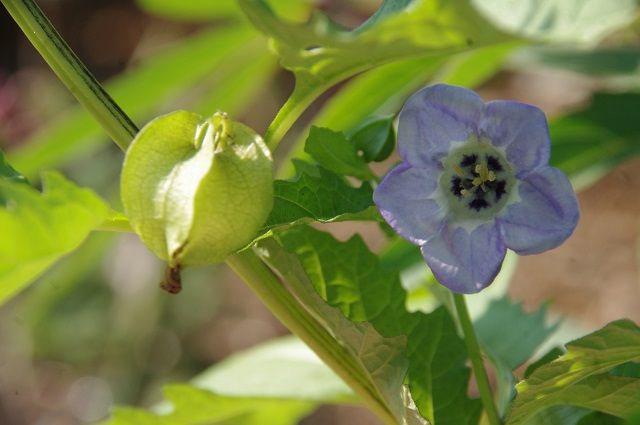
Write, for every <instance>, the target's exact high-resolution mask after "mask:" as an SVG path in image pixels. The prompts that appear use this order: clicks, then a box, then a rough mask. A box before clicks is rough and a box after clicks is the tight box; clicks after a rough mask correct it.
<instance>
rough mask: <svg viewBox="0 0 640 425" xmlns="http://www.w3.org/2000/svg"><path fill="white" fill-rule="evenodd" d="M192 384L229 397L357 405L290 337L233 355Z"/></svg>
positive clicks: (342, 385)
mask: <svg viewBox="0 0 640 425" xmlns="http://www.w3.org/2000/svg"><path fill="white" fill-rule="evenodd" d="M192 382H193V384H194V385H195V386H197V387H198V388H201V389H205V390H209V391H212V392H214V393H217V394H224V395H226V396H233V397H247V398H268V399H283V400H306V401H315V402H321V403H354V402H359V401H358V398H357V397H355V396H354V394H353V392H352V391H351V390H350V389H349V387H347V385H346V384H345V383H344V382H343V381H342V380H341V379H340V378H338V377H337V376H336V375H335V373H333V371H331V369H329V368H328V367H327V366H326V365H325V364H324V363H323V362H322V361H321V360H320V359H319V358H318V357H317V356H316V355H315V353H314V352H313V351H311V349H310V348H309V347H307V346H306V345H305V344H304V343H302V342H301V341H300V340H299V339H298V338H295V337H293V336H288V337H283V338H279V339H276V340H272V341H269V342H267V343H264V344H261V345H258V346H256V347H253V348H250V349H248V350H245V351H241V352H239V353H237V354H233V355H232V356H231V357H228V358H226V359H224V360H223V361H221V362H219V363H216V364H215V365H214V366H212V367H211V368H209V369H208V370H206V371H205V372H203V373H201V374H200V375H198V376H197V377H196V378H195V379H194V380H193V381H192Z"/></svg>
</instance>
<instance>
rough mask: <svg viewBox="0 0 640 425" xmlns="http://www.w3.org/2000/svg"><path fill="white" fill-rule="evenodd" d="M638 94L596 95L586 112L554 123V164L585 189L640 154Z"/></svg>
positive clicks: (552, 128)
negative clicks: (637, 113) (618, 165)
mask: <svg viewBox="0 0 640 425" xmlns="http://www.w3.org/2000/svg"><path fill="white" fill-rule="evenodd" d="M639 108H640V94H638V93H621V94H611V93H596V94H595V95H594V97H593V100H592V102H591V105H589V106H588V107H587V108H586V109H584V110H582V111H578V112H576V113H573V114H570V115H567V116H565V117H562V118H559V119H556V120H553V121H552V122H551V124H550V126H549V130H550V133H551V141H552V153H551V164H552V165H553V166H555V167H558V168H560V169H562V170H563V171H564V172H565V173H567V174H568V175H569V177H570V178H571V179H572V181H573V182H574V184H576V185H578V186H585V185H588V184H590V183H592V182H593V181H595V180H597V179H598V178H600V177H601V176H602V175H604V173H606V172H607V171H609V170H611V169H612V168H613V167H614V166H615V165H617V164H619V163H620V162H622V161H623V160H625V159H627V158H630V157H631V156H633V155H636V154H637V153H638V152H640V144H639V143H638V142H637V141H638V138H639V137H640V121H639V120H638V119H637V116H636V114H635V112H634V111H636V110H638V109H639Z"/></svg>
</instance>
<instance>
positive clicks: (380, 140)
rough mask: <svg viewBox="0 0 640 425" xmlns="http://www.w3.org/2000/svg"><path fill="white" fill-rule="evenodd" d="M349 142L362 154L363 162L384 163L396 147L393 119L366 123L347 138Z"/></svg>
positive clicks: (381, 119) (387, 118) (388, 118)
mask: <svg viewBox="0 0 640 425" xmlns="http://www.w3.org/2000/svg"><path fill="white" fill-rule="evenodd" d="M349 141H350V142H351V144H353V146H354V147H355V148H356V150H358V151H361V152H362V157H363V158H364V160H365V161H367V162H371V161H384V160H385V159H387V158H388V157H389V155H391V153H392V152H393V148H394V147H395V146H396V133H395V130H394V128H393V117H392V116H390V117H386V118H380V119H375V120H371V121H369V122H366V123H365V124H363V125H362V126H361V127H360V128H358V129H357V130H356V131H355V132H354V133H353V134H352V135H351V137H349Z"/></svg>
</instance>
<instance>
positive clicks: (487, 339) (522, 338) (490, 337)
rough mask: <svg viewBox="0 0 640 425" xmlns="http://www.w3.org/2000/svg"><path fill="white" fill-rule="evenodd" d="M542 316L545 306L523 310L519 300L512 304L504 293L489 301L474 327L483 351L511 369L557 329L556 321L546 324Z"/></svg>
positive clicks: (521, 362) (529, 355)
mask: <svg viewBox="0 0 640 425" xmlns="http://www.w3.org/2000/svg"><path fill="white" fill-rule="evenodd" d="M546 315H547V308H546V306H541V307H540V308H539V309H538V310H536V311H535V312H533V313H526V312H525V311H523V310H522V304H521V303H512V302H511V301H510V300H509V298H508V297H506V296H505V297H503V298H500V299H497V300H493V301H492V302H491V303H490V304H489V307H487V310H486V311H485V313H484V315H483V316H482V317H480V318H478V319H477V320H476V321H475V322H474V327H475V329H476V332H477V334H478V339H479V341H480V342H481V343H482V345H483V347H484V348H485V350H487V351H488V352H490V353H492V354H493V355H495V356H496V357H498V358H500V359H501V360H502V361H504V362H505V363H506V365H507V366H509V367H510V368H511V369H515V368H517V367H518V366H520V365H522V364H523V363H524V362H525V361H526V360H527V359H529V357H531V356H532V355H533V353H534V352H535V351H536V349H537V348H538V347H539V346H540V344H542V343H543V342H544V341H545V340H546V339H547V338H548V337H549V336H550V335H551V334H552V333H553V332H555V330H556V329H557V327H558V323H555V324H553V325H550V326H547V324H546V323H545V322H546ZM505 324H508V326H505Z"/></svg>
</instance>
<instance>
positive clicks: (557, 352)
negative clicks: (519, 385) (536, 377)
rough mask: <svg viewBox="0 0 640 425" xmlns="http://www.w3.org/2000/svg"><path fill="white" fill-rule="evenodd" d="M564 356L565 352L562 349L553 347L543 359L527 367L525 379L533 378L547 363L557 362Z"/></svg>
mask: <svg viewBox="0 0 640 425" xmlns="http://www.w3.org/2000/svg"><path fill="white" fill-rule="evenodd" d="M563 354H564V350H563V349H562V348H560V347H553V348H552V349H551V350H549V351H547V352H546V353H545V354H544V355H543V356H542V357H540V358H539V359H538V360H536V361H535V362H533V363H531V364H530V365H529V366H527V369H526V370H525V371H524V377H525V379H526V378H528V377H529V376H531V374H532V373H533V372H535V371H536V369H538V368H539V367H540V366H544V365H546V364H547V363H550V362H552V361H554V360H556V359H557V358H558V357H560V356H562V355H563Z"/></svg>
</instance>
